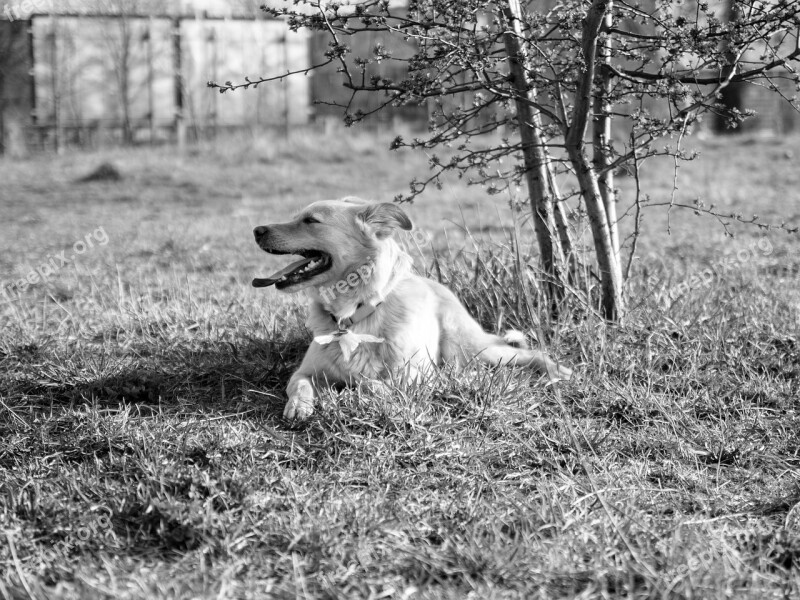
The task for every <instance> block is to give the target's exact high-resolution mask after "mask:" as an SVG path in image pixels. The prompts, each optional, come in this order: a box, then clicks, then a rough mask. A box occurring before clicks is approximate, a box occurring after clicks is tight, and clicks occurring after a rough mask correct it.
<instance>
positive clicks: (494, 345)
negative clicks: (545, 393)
mask: <svg viewBox="0 0 800 600" xmlns="http://www.w3.org/2000/svg"><path fill="white" fill-rule="evenodd" d="M453 300H454V302H452V303H449V304H450V305H449V306H448V307H447V308H448V310H447V311H444V314H445V315H446V316H445V318H444V319H443V322H442V330H443V336H442V337H443V339H442V357H443V358H444V360H445V361H453V360H454V361H456V362H458V363H459V364H464V363H466V362H468V361H470V360H472V359H473V358H477V359H478V360H480V361H481V362H484V363H488V364H491V365H511V366H520V367H531V368H533V369H536V370H537V371H540V372H542V373H544V374H546V375H547V376H548V377H549V378H550V380H551V381H558V380H560V379H569V378H570V377H571V375H572V370H571V369H569V368H567V367H566V366H565V365H561V364H558V363H556V362H555V361H554V360H553V359H551V358H550V357H549V356H547V354H545V353H544V352H542V351H540V350H530V349H528V348H527V347H514V346H511V345H509V343H508V342H509V341H511V342H514V343H517V344H520V342H521V341H523V342H524V338H523V340H520V339H519V336H518V335H513V334H512V335H511V336H510V337H509V335H508V334H506V336H507V337H506V339H504V338H502V337H500V336H497V335H492V334H490V333H486V332H485V331H484V330H483V329H482V328H481V326H480V325H479V324H478V323H477V322H476V321H475V320H474V319H473V318H472V317H471V316H470V314H469V313H468V312H467V310H466V309H465V308H464V307H463V306H461V304H460V303H459V302H458V301H457V300H456V299H455V297H453Z"/></svg>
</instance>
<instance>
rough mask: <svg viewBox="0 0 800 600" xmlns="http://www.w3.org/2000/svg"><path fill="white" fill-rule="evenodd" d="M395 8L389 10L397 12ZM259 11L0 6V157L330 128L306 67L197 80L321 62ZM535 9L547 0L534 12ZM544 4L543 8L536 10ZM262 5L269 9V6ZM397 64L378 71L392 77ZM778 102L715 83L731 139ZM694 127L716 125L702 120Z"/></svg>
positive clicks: (84, 4) (33, 0)
mask: <svg viewBox="0 0 800 600" xmlns="http://www.w3.org/2000/svg"><path fill="white" fill-rule="evenodd" d="M403 1H404V0H398V3H402V2H403ZM260 4H262V3H261V2H257V1H248V0H240V1H236V0H233V1H230V2H228V1H225V0H176V1H168V2H156V1H149V0H95V1H93V0H82V1H77V0H11V1H8V0H5V1H3V2H0V9H2V10H0V154H6V155H9V156H12V157H14V156H16V157H19V156H25V155H27V154H28V153H30V152H37V151H42V150H55V151H57V152H62V151H63V150H64V149H65V148H67V147H82V148H96V147H101V146H104V145H109V144H141V143H150V144H154V143H165V142H169V143H176V144H184V143H186V142H187V141H189V142H191V141H196V140H199V139H213V138H214V137H216V136H218V135H219V134H220V133H224V132H230V131H232V130H241V129H253V128H268V129H271V130H274V131H276V132H279V133H282V134H283V135H289V133H290V131H291V130H292V129H297V128H301V127H303V126H307V125H309V124H312V123H323V124H324V123H326V122H327V121H329V120H331V119H332V120H333V121H339V120H341V112H342V111H341V110H340V109H339V108H337V107H335V106H333V104H335V103H337V102H338V103H341V102H342V101H343V100H345V99H346V98H347V95H348V91H347V90H346V89H345V88H343V87H342V85H341V75H340V74H339V73H337V72H336V69H335V68H333V67H330V68H325V69H320V70H314V71H311V72H310V73H307V74H306V76H296V77H290V78H288V79H284V80H282V81H280V82H272V83H270V84H269V85H261V86H259V87H258V88H257V89H250V90H248V91H247V93H237V94H228V95H227V96H226V97H224V98H223V97H221V96H220V95H219V94H217V93H211V92H210V90H209V89H207V88H206V82H207V81H209V80H215V81H220V82H223V81H226V80H234V81H235V82H237V83H238V82H240V81H242V79H243V77H244V76H246V75H250V76H251V77H252V76H256V75H258V76H263V77H270V76H275V75H278V74H281V73H286V72H287V71H302V70H304V69H307V68H308V67H310V66H312V65H313V64H315V63H318V62H322V60H321V58H322V56H323V53H324V51H325V50H326V49H327V44H328V39H327V37H326V36H325V35H323V34H322V33H310V32H308V31H307V30H301V31H299V32H292V31H290V30H289V28H288V27H287V26H286V23H285V21H284V20H281V19H276V18H274V17H270V16H268V15H267V14H266V13H265V12H264V11H262V10H260V8H259V5H260ZM545 4H547V3H545ZM550 4H554V2H550ZM273 5H280V2H279V1H277V0H276V1H275V2H273ZM377 43H380V44H382V45H384V46H386V47H387V48H388V49H390V50H397V46H398V45H402V44H403V43H404V42H403V41H402V39H401V38H400V37H399V36H394V35H392V36H388V35H386V34H385V33H384V34H380V33H375V34H362V35H358V36H353V37H352V38H350V39H349V40H348V44H350V45H353V46H354V48H353V49H354V52H353V54H354V55H356V56H360V55H369V54H370V52H371V49H372V48H373V47H374V46H375V45H376V44H377ZM403 66H404V64H403V63H399V62H391V61H388V62H386V63H384V64H382V65H381V66H380V72H381V73H382V74H383V75H384V76H385V77H388V78H390V79H395V80H400V79H402V77H403V75H404V74H403V73H394V72H393V70H397V69H402V68H403ZM774 81H775V84H776V85H777V86H778V87H779V88H780V92H781V93H779V94H775V93H771V92H770V91H769V90H767V89H765V88H763V87H759V86H753V85H749V86H748V85H741V86H736V85H732V86H729V89H727V90H726V92H725V94H726V95H727V96H728V97H727V98H726V102H731V103H733V104H735V105H738V106H740V108H746V109H750V110H754V111H755V112H756V113H757V116H756V117H754V118H751V119H748V120H747V121H745V123H743V125H742V129H741V130H742V131H745V132H747V131H751V132H752V131H769V132H772V133H778V134H785V133H788V132H791V131H793V130H796V129H798V128H799V127H800V125H799V124H800V116H798V113H797V111H795V110H793V109H792V107H791V105H790V104H789V103H787V102H785V101H782V96H784V97H785V96H791V95H793V93H794V92H793V88H794V86H793V83H792V82H791V80H788V79H782V78H780V77H776V78H775V80H774ZM380 101H381V98H380V95H378V94H360V95H359V96H358V97H357V98H356V104H354V105H353V106H352V112H356V111H358V110H363V111H364V112H369V111H370V110H371V109H374V108H375V107H376V106H377V103H379V102H380ZM398 119H400V120H402V121H404V122H406V123H409V124H412V125H413V126H419V127H425V126H426V124H427V119H428V107H426V106H425V105H424V104H418V105H405V106H399V107H387V108H386V109H384V110H381V111H380V112H377V113H376V114H375V115H373V117H372V118H371V119H369V120H368V121H367V122H366V125H367V126H372V127H381V126H383V125H385V124H386V122H387V121H396V120H398ZM706 127H707V128H711V129H714V128H718V127H722V124H721V123H715V122H714V120H713V119H709V120H707V122H706Z"/></svg>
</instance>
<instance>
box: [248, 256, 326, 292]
mask: <svg viewBox="0 0 800 600" xmlns="http://www.w3.org/2000/svg"><path fill="white" fill-rule="evenodd" d="M264 250H265V251H266V252H269V253H270V254H289V253H288V252H280V251H275V250H266V249H264ZM291 254H299V255H300V256H302V257H303V260H298V261H296V262H293V263H292V264H290V265H288V266H286V267H284V268H283V269H281V270H280V271H278V272H277V273H273V274H272V275H270V276H269V277H265V278H261V277H256V278H255V279H253V287H268V286H270V285H274V286H275V287H276V288H277V289H279V290H280V289H283V288H285V287H288V286H290V285H295V284H298V283H303V282H304V281H308V280H309V279H311V278H312V277H316V276H317V275H319V274H320V273H324V272H325V271H327V270H328V269H330V268H331V264H332V263H333V260H332V259H331V255H330V254H328V253H327V252H322V251H321V250H299V251H297V252H292V253H291Z"/></svg>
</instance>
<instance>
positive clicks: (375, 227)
mask: <svg viewBox="0 0 800 600" xmlns="http://www.w3.org/2000/svg"><path fill="white" fill-rule="evenodd" d="M358 219H359V221H361V222H362V223H364V224H365V225H367V226H368V227H369V229H371V230H372V232H374V234H375V237H377V238H378V239H379V240H382V239H384V238H387V237H389V236H390V235H392V233H394V230H395V229H396V228H398V227H399V228H400V229H403V230H404V231H411V228H412V227H413V225H412V224H411V219H409V218H408V215H407V214H406V213H404V212H403V210H402V209H401V208H400V207H399V206H397V205H396V204H393V203H391V202H382V203H380V204H371V205H369V206H368V207H366V208H365V209H363V210H362V211H360V212H359V213H358Z"/></svg>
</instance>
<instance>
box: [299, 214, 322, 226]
mask: <svg viewBox="0 0 800 600" xmlns="http://www.w3.org/2000/svg"><path fill="white" fill-rule="evenodd" d="M303 223H305V224H306V225H311V224H312V223H319V221H318V220H317V219H315V218H314V217H312V216H311V215H308V216H307V217H305V218H304V219H303Z"/></svg>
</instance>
